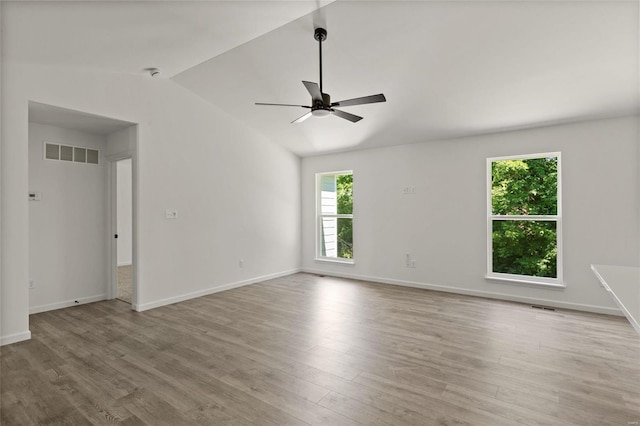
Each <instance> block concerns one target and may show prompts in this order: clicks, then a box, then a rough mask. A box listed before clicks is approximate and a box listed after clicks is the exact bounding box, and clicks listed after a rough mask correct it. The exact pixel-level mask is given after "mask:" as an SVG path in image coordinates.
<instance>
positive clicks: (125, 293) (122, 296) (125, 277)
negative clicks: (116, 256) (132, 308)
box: [116, 265, 131, 303]
mask: <svg viewBox="0 0 640 426" xmlns="http://www.w3.org/2000/svg"><path fill="white" fill-rule="evenodd" d="M116 298H117V299H119V300H122V301H123V302H127V303H131V265H123V266H118V292H117V293H116Z"/></svg>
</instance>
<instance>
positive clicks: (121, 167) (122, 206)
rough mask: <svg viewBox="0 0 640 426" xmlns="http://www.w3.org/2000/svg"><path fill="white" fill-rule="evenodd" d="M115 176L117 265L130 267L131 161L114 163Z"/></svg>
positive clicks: (131, 229)
mask: <svg viewBox="0 0 640 426" xmlns="http://www.w3.org/2000/svg"><path fill="white" fill-rule="evenodd" d="M116 175H117V183H116V185H117V191H116V193H117V200H116V206H117V223H118V225H117V229H118V265H131V262H132V259H133V257H132V256H133V253H132V240H131V237H132V232H133V228H132V222H131V221H132V219H133V216H132V211H133V210H132V209H133V205H132V201H133V200H132V186H131V185H132V175H131V159H130V158H128V159H126V160H121V161H118V162H117V163H116Z"/></svg>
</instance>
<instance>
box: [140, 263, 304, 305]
mask: <svg viewBox="0 0 640 426" xmlns="http://www.w3.org/2000/svg"><path fill="white" fill-rule="evenodd" d="M298 272H300V268H296V269H290V270H288V271H282V272H277V273H274V274H268V275H262V276H260V277H255V278H251V279H248V280H244V281H237V282H234V283H229V284H222V285H220V286H216V287H209V288H206V289H204V290H198V291H194V292H191V293H185V294H180V295H178V296H174V297H168V298H166V299H161V300H156V301H154V302H148V303H143V304H135V305H133V309H134V310H135V311H138V312H142V311H147V310H149V309H153V308H159V307H161V306H166V305H171V304H172V303H178V302H183V301H185V300H189V299H195V298H196V297H202V296H207V295H209V294H213V293H219V292H221V291H225V290H231V289H232V288H238V287H243V286H245V285H250V284H255V283H259V282H261V281H266V280H271V279H274V278H279V277H284V276H286V275H291V274H295V273H298Z"/></svg>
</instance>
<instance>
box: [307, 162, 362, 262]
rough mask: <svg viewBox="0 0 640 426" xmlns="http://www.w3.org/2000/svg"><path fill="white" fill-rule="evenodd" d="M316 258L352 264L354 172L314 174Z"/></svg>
mask: <svg viewBox="0 0 640 426" xmlns="http://www.w3.org/2000/svg"><path fill="white" fill-rule="evenodd" d="M316 218H317V220H316V222H317V225H316V226H317V228H316V229H317V231H316V241H317V245H316V259H318V260H326V261H333V262H342V263H353V172H352V171H350V170H348V171H341V172H331V173H318V174H316Z"/></svg>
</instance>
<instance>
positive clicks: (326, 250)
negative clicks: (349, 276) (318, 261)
mask: <svg viewBox="0 0 640 426" xmlns="http://www.w3.org/2000/svg"><path fill="white" fill-rule="evenodd" d="M321 228H322V236H321V253H320V254H321V255H322V256H324V257H335V258H341V259H353V219H346V218H340V219H338V218H335V217H331V218H327V217H323V218H322V219H321Z"/></svg>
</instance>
